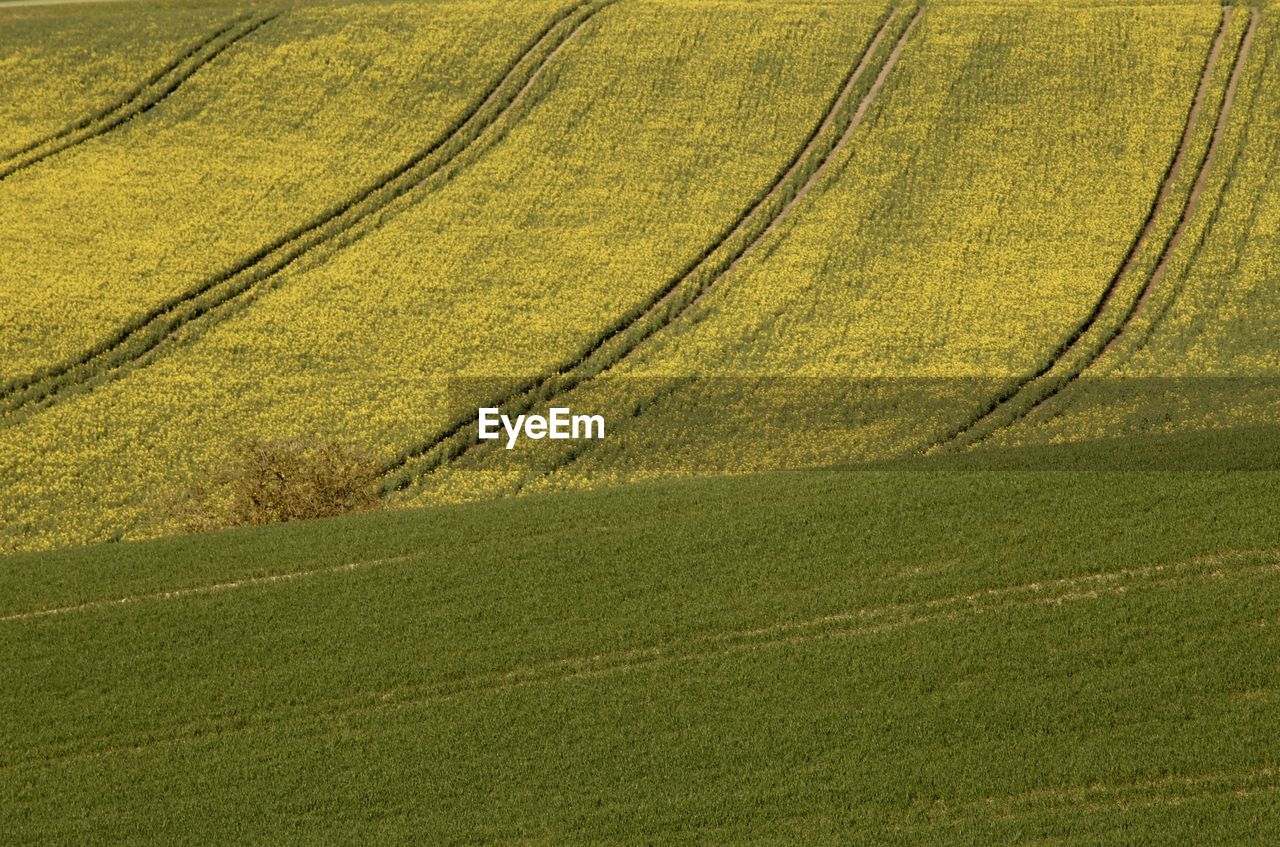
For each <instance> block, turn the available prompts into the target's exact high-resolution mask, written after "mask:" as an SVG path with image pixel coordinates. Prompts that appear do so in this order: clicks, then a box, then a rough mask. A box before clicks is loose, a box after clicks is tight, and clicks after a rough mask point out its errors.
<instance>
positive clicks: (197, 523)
mask: <svg viewBox="0 0 1280 847" xmlns="http://www.w3.org/2000/svg"><path fill="white" fill-rule="evenodd" d="M377 467H378V465H377V461H376V459H375V457H374V456H373V454H372V453H370V452H369V451H367V450H364V449H363V448H360V447H355V446H353V445H349V444H344V443H342V442H340V441H336V440H308V439H301V438H286V439H263V438H245V439H241V440H240V441H237V442H236V443H235V444H234V445H232V449H231V452H230V455H229V456H228V460H227V461H226V463H225V464H224V465H223V466H222V467H220V468H218V469H217V470H215V471H213V472H211V473H209V474H207V475H206V476H205V477H204V478H202V479H200V480H198V481H197V482H195V483H193V484H191V485H189V486H186V487H185V488H183V489H181V490H179V491H177V492H175V493H174V494H172V495H171V496H170V497H168V498H166V501H165V503H164V507H163V512H164V517H165V518H166V519H167V522H171V523H176V524H178V525H180V526H182V527H183V528H184V529H186V530H187V531H191V532H199V531H203V530H209V529H219V528H222V527H230V526H247V525H252V524H268V523H283V522H285V521H296V520H304V519H307V518H323V517H331V516H333V515H342V514H346V513H348V512H362V511H369V510H371V509H375V508H377V507H378V505H379V502H380V498H379V494H380V492H381V488H380V486H379V485H378V481H377Z"/></svg>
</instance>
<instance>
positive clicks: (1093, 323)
mask: <svg viewBox="0 0 1280 847" xmlns="http://www.w3.org/2000/svg"><path fill="white" fill-rule="evenodd" d="M1232 13H1233V9H1232V7H1230V6H1224V7H1223V10H1222V17H1221V19H1220V21H1219V24H1218V31H1217V34H1216V35H1215V37H1214V39H1213V42H1212V45H1211V46H1210V49H1209V53H1208V55H1207V57H1206V59H1205V63H1204V68H1203V70H1202V71H1201V75H1200V81H1199V84H1198V85H1197V88H1196V93H1195V97H1194V99H1193V100H1192V104H1191V107H1190V109H1189V110H1188V112H1187V117H1186V121H1185V123H1184V125H1183V131H1182V137H1181V139H1180V141H1179V143H1178V146H1177V148H1176V150H1175V152H1174V156H1173V159H1172V160H1171V161H1170V164H1169V167H1168V168H1167V169H1166V171H1165V176H1164V178H1163V180H1162V181H1161V184H1160V189H1159V191H1158V192H1157V194H1156V198H1155V200H1154V201H1153V202H1152V204H1151V206H1150V207H1149V209H1148V211H1147V216H1146V218H1145V220H1144V221H1143V225H1142V227H1141V229H1140V230H1139V231H1138V234H1137V236H1136V237H1135V238H1134V240H1133V241H1132V242H1131V243H1130V246H1129V249H1128V252H1126V254H1125V256H1124V259H1123V260H1122V261H1121V263H1120V266H1119V267H1118V268H1117V269H1116V272H1115V273H1114V274H1113V275H1112V277H1111V279H1110V280H1108V282H1107V285H1106V287H1105V288H1104V289H1103V291H1102V294H1101V296H1100V297H1099V298H1098V300H1097V302H1096V303H1095V304H1094V306H1093V309H1092V310H1091V311H1090V313H1089V315H1088V316H1087V317H1086V318H1085V319H1084V321H1082V322H1081V323H1080V324H1079V326H1077V327H1076V328H1075V329H1074V330H1073V331H1072V333H1071V335H1070V336H1068V337H1067V339H1065V340H1064V341H1063V342H1062V343H1061V344H1060V345H1058V347H1057V348H1056V349H1055V350H1054V352H1053V354H1052V355H1051V356H1050V357H1049V359H1048V361H1046V362H1045V363H1044V364H1043V365H1042V366H1041V367H1040V368H1039V369H1038V370H1036V371H1035V372H1034V373H1032V374H1030V375H1028V376H1026V377H1024V378H1023V379H1021V380H1020V381H1019V382H1018V383H1017V384H1016V385H1014V386H1012V387H1011V388H1009V389H1008V390H1006V391H1004V392H1003V393H1001V394H1000V395H999V396H998V397H996V398H994V399H993V400H991V401H990V402H989V403H988V404H987V406H986V407H985V408H984V409H983V411H981V412H980V413H978V414H977V415H975V416H974V417H972V418H970V419H969V420H968V421H967V422H965V423H964V424H963V425H961V426H960V427H958V428H957V429H954V430H952V431H951V432H950V433H949V434H947V435H945V436H943V437H942V438H939V439H937V440H935V441H933V442H931V443H929V444H927V445H925V446H924V447H922V448H920V450H919V451H918V452H922V453H933V452H937V451H940V450H945V449H954V448H959V449H963V448H967V447H972V446H974V445H976V444H978V443H980V442H982V441H984V440H986V439H987V438H989V437H990V436H991V435H992V434H994V433H996V432H998V431H999V430H1002V429H1004V428H1006V427H1008V426H1011V425H1013V424H1015V423H1017V422H1018V421H1020V420H1022V419H1024V418H1025V417H1026V416H1027V415H1029V414H1030V413H1031V412H1032V411H1034V410H1035V409H1037V408H1039V407H1040V406H1041V405H1043V404H1044V403H1045V402H1046V401H1048V400H1049V399H1050V398H1052V397H1054V396H1056V395H1057V394H1058V393H1059V392H1061V391H1062V390H1063V389H1064V388H1066V387H1067V386H1068V385H1070V384H1071V383H1072V382H1074V381H1075V380H1076V379H1077V378H1078V377H1079V376H1080V375H1081V374H1082V373H1084V371H1085V370H1086V369H1087V368H1089V367H1090V366H1091V365H1093V364H1094V363H1095V362H1096V361H1097V360H1098V359H1099V358H1101V356H1102V355H1103V354H1104V353H1106V352H1107V351H1108V350H1110V349H1111V347H1112V345H1113V344H1114V342H1115V340H1116V339H1117V338H1119V337H1120V335H1121V334H1122V333H1123V332H1124V331H1125V329H1127V328H1128V326H1129V325H1130V324H1131V323H1132V321H1133V319H1134V317H1135V316H1136V315H1137V314H1138V313H1139V312H1140V311H1141V310H1142V307H1143V306H1144V305H1145V304H1146V302H1147V301H1148V300H1149V299H1150V292H1151V290H1152V288H1153V287H1154V286H1155V285H1156V283H1158V282H1159V280H1160V277H1161V276H1163V274H1164V270H1165V268H1166V266H1167V265H1168V260H1169V257H1170V255H1171V254H1172V253H1173V251H1174V249H1175V248H1176V247H1177V246H1178V244H1179V243H1180V242H1181V240H1182V237H1183V234H1184V232H1185V231H1186V227H1187V223H1188V221H1189V219H1190V217H1191V215H1192V213H1193V212H1194V211H1195V209H1196V206H1197V205H1198V202H1199V199H1200V196H1201V194H1203V192H1204V188H1205V184H1206V182H1207V180H1208V174H1209V171H1210V169H1211V167H1212V165H1213V162H1214V160H1215V159H1216V157H1217V151H1218V148H1219V146H1220V143H1221V138H1222V136H1223V134H1224V133H1225V130H1226V123H1227V118H1228V117H1229V115H1230V111H1231V102H1232V100H1233V99H1234V95H1235V90H1236V87H1237V84H1238V82H1239V77H1240V72H1241V69H1242V67H1243V65H1244V61H1245V59H1246V58H1247V57H1248V53H1249V49H1250V46H1251V44H1252V41H1253V33H1254V29H1255V27H1256V25H1257V22H1258V13H1257V12H1256V11H1253V12H1251V14H1250V18H1249V23H1248V25H1247V27H1246V28H1245V30H1244V33H1243V34H1242V36H1241V40H1240V42H1239V44H1238V45H1237V48H1236V52H1235V56H1234V57H1233V59H1232V67H1231V72H1230V76H1229V80H1228V83H1227V88H1226V92H1225V93H1224V95H1223V99H1222V102H1221V104H1220V105H1219V108H1218V114H1217V116H1216V118H1215V121H1214V128H1213V131H1212V133H1211V134H1210V139H1209V144H1208V146H1207V147H1206V148H1205V152H1204V154H1203V155H1202V156H1201V158H1200V160H1199V162H1198V163H1197V165H1196V171H1195V178H1194V181H1193V184H1192V187H1191V188H1190V190H1189V191H1188V193H1187V196H1186V198H1185V199H1184V200H1183V201H1182V204H1181V206H1180V207H1179V210H1178V217H1177V220H1176V222H1175V223H1174V225H1173V228H1172V229H1171V230H1170V231H1169V234H1168V235H1167V236H1166V238H1165V240H1164V241H1163V243H1162V244H1161V246H1160V248H1159V252H1158V253H1157V256H1156V262H1155V265H1154V266H1153V268H1152V270H1151V271H1150V272H1149V273H1148V274H1147V275H1146V276H1145V278H1143V279H1142V280H1141V282H1140V283H1139V284H1138V286H1137V289H1136V290H1135V291H1134V292H1133V293H1132V294H1131V296H1129V297H1128V298H1126V300H1125V302H1118V299H1119V298H1118V297H1117V293H1118V291H1119V289H1120V288H1121V285H1122V283H1123V282H1124V281H1125V280H1126V279H1127V278H1128V277H1130V276H1131V275H1132V274H1133V273H1135V272H1136V270H1135V266H1136V263H1137V260H1138V256H1139V254H1140V253H1141V252H1142V251H1143V248H1144V247H1145V246H1146V245H1148V244H1149V243H1151V242H1152V240H1153V239H1154V238H1155V237H1156V234H1155V229H1156V219H1157V218H1158V217H1159V216H1160V212H1161V211H1162V210H1163V209H1164V208H1165V207H1166V206H1167V205H1168V203H1169V202H1170V195H1171V194H1172V192H1173V188H1174V184H1175V182H1176V181H1177V177H1178V175H1179V173H1180V172H1181V169H1182V166H1183V165H1184V164H1185V162H1186V159H1187V157H1188V156H1189V155H1190V148H1191V146H1192V136H1193V134H1194V132H1195V129H1196V126H1197V125H1198V122H1199V119H1200V112H1201V111H1202V109H1203V106H1204V103H1205V101H1206V99H1207V98H1208V95H1209V84H1210V80H1211V77H1212V76H1213V72H1214V70H1215V68H1216V67H1217V65H1218V61H1219V58H1220V56H1221V53H1222V49H1223V45H1224V42H1225V40H1226V36H1227V31H1228V28H1229V27H1230V24H1231V18H1232Z"/></svg>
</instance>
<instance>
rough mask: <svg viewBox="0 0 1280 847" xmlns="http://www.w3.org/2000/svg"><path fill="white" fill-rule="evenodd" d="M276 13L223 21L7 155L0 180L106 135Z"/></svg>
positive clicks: (268, 20)
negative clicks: (130, 84) (104, 102)
mask: <svg viewBox="0 0 1280 847" xmlns="http://www.w3.org/2000/svg"><path fill="white" fill-rule="evenodd" d="M279 14H280V13H279V12H275V13H272V14H269V15H263V16H261V17H258V18H253V19H249V20H246V19H244V18H236V19H235V20H233V21H231V22H229V23H227V24H224V25H223V26H222V27H220V28H219V29H217V30H215V31H214V32H213V33H211V34H210V35H208V36H206V37H205V38H203V39H201V40H200V41H199V42H198V43H196V44H195V45H193V46H192V47H191V48H190V49H188V50H187V51H186V52H185V53H183V54H182V55H180V56H178V57H177V58H175V59H173V60H172V61H171V62H169V64H167V65H165V66H164V67H163V68H161V69H160V70H159V71H157V72H156V73H154V74H152V75H151V76H150V77H148V78H147V79H146V80H144V81H143V82H142V83H141V84H140V85H138V86H137V87H135V88H134V89H133V90H132V91H130V92H129V93H128V94H126V95H125V96H124V97H122V98H120V99H119V100H117V101H115V102H114V103H112V104H111V105H109V106H107V107H106V108H104V109H101V110H99V111H97V112H94V113H92V114H90V115H87V116H86V117H84V118H82V119H80V120H79V121H77V122H75V123H73V124H71V125H70V126H67V127H64V128H63V129H61V130H59V131H57V132H55V133H53V134H52V135H48V136H45V137H44V138H40V139H37V140H35V141H33V142H31V143H29V144H27V145H25V146H23V147H20V148H18V149H17V150H14V151H13V152H11V153H8V154H6V156H5V161H4V162H2V163H0V180H4V179H7V178H8V177H10V176H13V175H14V174H16V173H18V172H20V171H23V170H26V169H27V168H29V167H32V166H33V165H37V164H39V163H40V162H43V161H44V160H45V159H48V158H49V157H51V156H54V155H57V154H58V153H61V152H63V151H65V150H68V149H70V148H72V147H75V146H76V145H78V144H83V143H84V142H86V141H90V140H92V139H94V138H97V137H98V136H101V135H105V134H106V133H108V132H110V131H111V130H113V129H116V128H117V127H119V126H120V125H122V124H124V123H126V122H127V121H129V120H132V119H133V118H135V117H137V116H138V115H140V114H142V113H143V112H146V111H148V110H150V109H152V108H154V107H155V106H157V105H158V104H159V103H160V102H161V101H162V100H164V99H165V98H166V97H168V96H169V95H170V94H172V93H173V92H174V91H176V90H177V89H178V87H179V86H180V85H182V84H183V83H184V82H186V81H187V80H188V79H190V78H191V77H192V76H193V75H194V74H195V73H196V71H198V70H200V69H201V68H203V67H204V66H205V65H207V64H209V63H210V62H212V61H213V60H214V59H216V58H217V57H218V56H219V55H221V54H222V52H223V51H224V50H226V49H227V48H228V47H230V46H231V45H232V44H235V43H236V42H237V41H239V40H240V39H242V38H244V37H245V36H248V35H250V34H252V33H253V32H255V31H256V30H257V29H258V28H259V27H261V26H263V25H264V24H266V23H268V22H270V21H272V20H274V19H275V18H276V17H278V16H279Z"/></svg>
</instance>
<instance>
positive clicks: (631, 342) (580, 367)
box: [380, 6, 924, 495]
mask: <svg viewBox="0 0 1280 847" xmlns="http://www.w3.org/2000/svg"><path fill="white" fill-rule="evenodd" d="M902 11H903V7H890V8H889V9H888V11H887V12H886V14H885V17H884V19H883V20H882V21H881V23H880V25H879V27H878V28H877V29H876V31H875V33H874V35H873V36H872V37H871V39H870V41H869V42H868V43H867V44H866V45H865V46H864V47H863V49H862V51H861V53H860V54H859V57H858V59H857V61H856V63H855V64H854V67H853V68H852V69H851V70H850V71H849V73H848V74H847V75H846V77H845V79H844V81H843V83H842V85H841V87H840V88H839V89H838V90H837V92H836V95H835V97H834V98H833V99H832V101H831V102H830V104H829V106H828V107H827V110H826V112H825V113H824V115H823V117H822V119H821V120H820V121H819V122H818V124H817V126H816V127H815V129H814V130H813V131H812V132H811V133H810V135H809V137H808V139H807V140H806V142H805V144H804V145H803V146H802V147H801V148H800V149H799V150H798V151H797V152H796V153H795V154H794V155H793V157H792V159H791V161H790V162H789V164H788V165H787V166H786V167H785V168H784V169H783V171H781V172H780V173H779V174H778V175H777V176H776V177H775V178H774V179H773V181H772V182H771V183H770V185H769V187H768V188H767V189H766V190H765V191H764V192H763V193H761V194H760V195H758V196H757V198H756V199H755V200H754V201H753V202H752V203H750V204H749V205H748V206H747V207H746V209H745V210H744V211H743V212H742V213H741V214H739V215H738V217H737V218H736V220H735V221H734V223H733V224H732V225H731V226H730V227H729V228H728V229H726V230H725V231H723V232H722V233H721V234H720V235H719V236H718V237H717V238H716V239H714V240H713V241H712V242H711V243H710V244H709V245H708V246H707V247H706V248H704V249H703V251H702V253H701V254H700V255H699V256H698V257H697V258H696V259H695V260H694V261H692V262H691V263H689V264H688V265H686V266H685V268H684V269H683V270H682V271H680V272H679V273H678V274H677V275H676V276H675V277H673V278H672V279H670V280H669V281H667V282H666V283H665V284H664V285H663V286H662V287H661V288H659V289H657V290H656V291H655V292H653V293H652V294H651V295H650V296H649V298H648V299H647V300H646V301H645V302H644V303H643V304H641V305H640V306H639V307H637V308H636V309H633V310H632V311H630V312H628V313H626V314H624V315H622V316H621V317H620V318H619V319H617V320H616V321H614V322H613V323H612V324H610V325H609V326H607V327H606V328H605V329H604V330H602V331H601V332H600V333H598V334H597V335H596V336H595V337H594V338H592V339H591V340H590V341H589V342H588V343H587V345H586V346H585V347H584V348H583V349H582V350H581V351H580V352H579V353H577V354H575V355H574V356H573V357H571V358H569V359H567V360H565V361H564V362H562V363H561V364H560V365H558V366H556V367H555V369H554V370H552V371H549V372H545V373H543V374H541V375H539V376H536V377H533V378H532V379H529V380H527V381H525V382H524V383H521V384H519V385H517V386H516V387H514V388H513V389H510V390H508V391H506V392H505V393H503V394H502V395H501V396H499V397H494V398H491V399H490V401H488V402H487V403H486V404H484V405H487V406H491V407H497V408H499V409H501V410H502V411H503V412H504V413H508V414H510V413H512V412H513V411H514V412H517V413H519V412H524V411H527V410H529V409H531V408H533V407H534V406H536V405H538V404H540V403H545V402H550V401H552V400H554V399H556V398H558V397H560V396H561V395H563V394H565V393H567V392H569V391H571V390H573V389H574V388H576V387H577V386H579V385H581V384H583V383H585V382H588V381H590V380H592V379H594V378H595V377H597V376H599V375H600V374H601V373H603V372H605V371H607V370H608V369H610V368H612V367H613V366H614V365H616V364H618V362H620V361H622V360H623V359H625V358H626V357H627V356H629V355H630V354H631V353H632V352H633V351H634V350H635V349H636V348H637V347H639V346H640V345H641V344H642V343H643V342H644V341H645V340H647V339H648V338H649V337H651V336H652V335H654V334H655V333H657V332H658V331H660V330H661V329H663V328H665V327H667V326H669V325H670V324H671V323H672V322H674V321H675V320H677V319H678V318H679V317H681V316H682V315H683V314H685V312H687V311H688V310H689V308H691V307H692V305H693V304H694V303H695V302H696V301H697V300H698V299H699V298H700V297H701V296H702V295H703V294H704V293H705V292H706V291H708V290H709V289H710V288H711V287H712V286H714V285H715V284H716V283H717V282H719V281H720V280H721V279H722V278H723V277H724V276H725V275H727V274H728V273H729V272H730V271H731V270H733V269H734V268H735V267H736V266H737V264H738V262H739V261H740V260H741V259H742V258H743V257H744V256H746V255H747V254H748V253H749V252H750V251H751V250H752V248H753V247H755V246H756V245H757V244H759V243H760V241H761V240H762V239H763V238H764V237H765V236H766V235H768V234H769V233H770V232H772V231H773V228H774V227H776V225H777V224H778V223H779V222H780V221H781V220H782V219H783V218H784V217H785V216H786V215H787V214H788V213H789V212H790V211H791V210H792V209H793V208H794V206H795V204H796V203H797V202H798V201H799V200H800V199H803V197H804V196H806V195H807V194H808V192H809V191H810V190H811V189H812V187H813V186H814V184H816V182H817V181H818V179H819V177H821V176H822V175H823V174H824V173H825V172H826V167H827V163H828V162H830V160H831V159H832V158H834V156H835V154H836V153H837V152H838V151H839V150H840V149H843V145H844V143H845V142H846V141H847V140H848V138H849V137H850V136H851V135H852V134H853V132H854V131H855V130H856V129H857V128H858V126H859V125H860V124H861V122H862V119H863V117H864V116H865V115H866V112H867V110H868V109H869V108H870V105H871V103H872V102H873V101H874V100H875V99H876V96H877V95H878V94H879V93H880V90H881V88H883V86H884V83H885V81H886V80H887V78H888V76H889V74H890V73H891V72H892V70H893V69H894V67H895V66H896V64H897V62H898V59H899V57H900V56H901V54H902V51H903V49H904V48H905V46H906V43H907V40H908V39H909V37H910V35H911V33H912V32H913V30H914V29H915V27H916V24H917V23H918V22H919V20H920V18H921V16H922V15H923V13H924V10H923V7H921V6H916V7H915V8H914V10H913V11H912V13H911V16H910V18H909V20H908V21H907V23H906V24H905V26H904V27H903V28H902V29H901V31H900V32H899V34H898V37H897V40H896V42H895V43H894V45H893V47H892V48H891V50H890V51H889V53H888V55H887V56H886V57H885V59H884V61H883V63H882V64H881V66H880V69H879V71H878V73H877V74H876V76H875V78H874V80H873V81H872V83H871V85H870V87H869V88H868V90H867V91H866V93H865V94H864V95H863V96H862V97H861V99H860V100H859V102H858V105H857V107H856V109H855V110H853V111H850V110H849V108H848V107H849V104H850V102H851V100H852V97H853V94H854V93H855V91H856V90H857V88H858V85H859V83H860V82H861V81H862V79H863V78H864V76H865V74H866V72H867V70H868V69H869V68H870V66H871V64H872V62H873V60H874V59H875V58H876V57H877V55H878V53H879V51H880V49H881V47H882V44H883V43H884V42H885V41H886V39H887V37H888V35H889V33H890V31H891V30H892V29H893V28H894V25H895V24H896V23H898V22H899V21H900V20H901V18H902V17H903V15H902V14H900V13H901V12H902ZM846 113H847V114H846ZM841 122H843V126H842V127H841V126H838V124H840V123H841ZM478 415H479V413H478V411H477V412H471V413H467V414H465V415H463V416H461V417H459V418H457V419H455V420H454V422H453V423H451V424H450V425H448V426H446V427H445V428H444V429H443V430H441V431H439V432H438V433H436V434H435V435H433V436H431V437H430V438H428V439H427V440H426V441H424V442H421V443H419V444H417V445H415V446H413V447H410V448H408V449H406V450H404V451H403V452H402V453H401V454H400V455H399V456H398V457H397V458H395V459H394V460H392V461H391V462H389V463H388V464H387V465H385V466H384V467H383V469H382V471H381V473H380V476H381V477H382V478H383V480H384V486H383V490H384V494H386V495H390V494H393V493H395V492H397V491H401V490H403V489H405V488H408V487H409V486H410V485H412V484H413V483H414V482H415V481H416V480H418V479H420V478H422V477H424V476H426V475H428V474H430V473H432V472H433V471H435V470H436V469H437V468H439V467H440V466H442V465H444V464H446V463H447V462H451V461H454V460H456V459H458V458H460V457H461V456H462V455H464V454H466V453H467V452H468V451H470V450H471V449H472V448H473V447H476V446H477V445H478V444H479V440H478V438H477V431H476V427H477V424H478Z"/></svg>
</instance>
